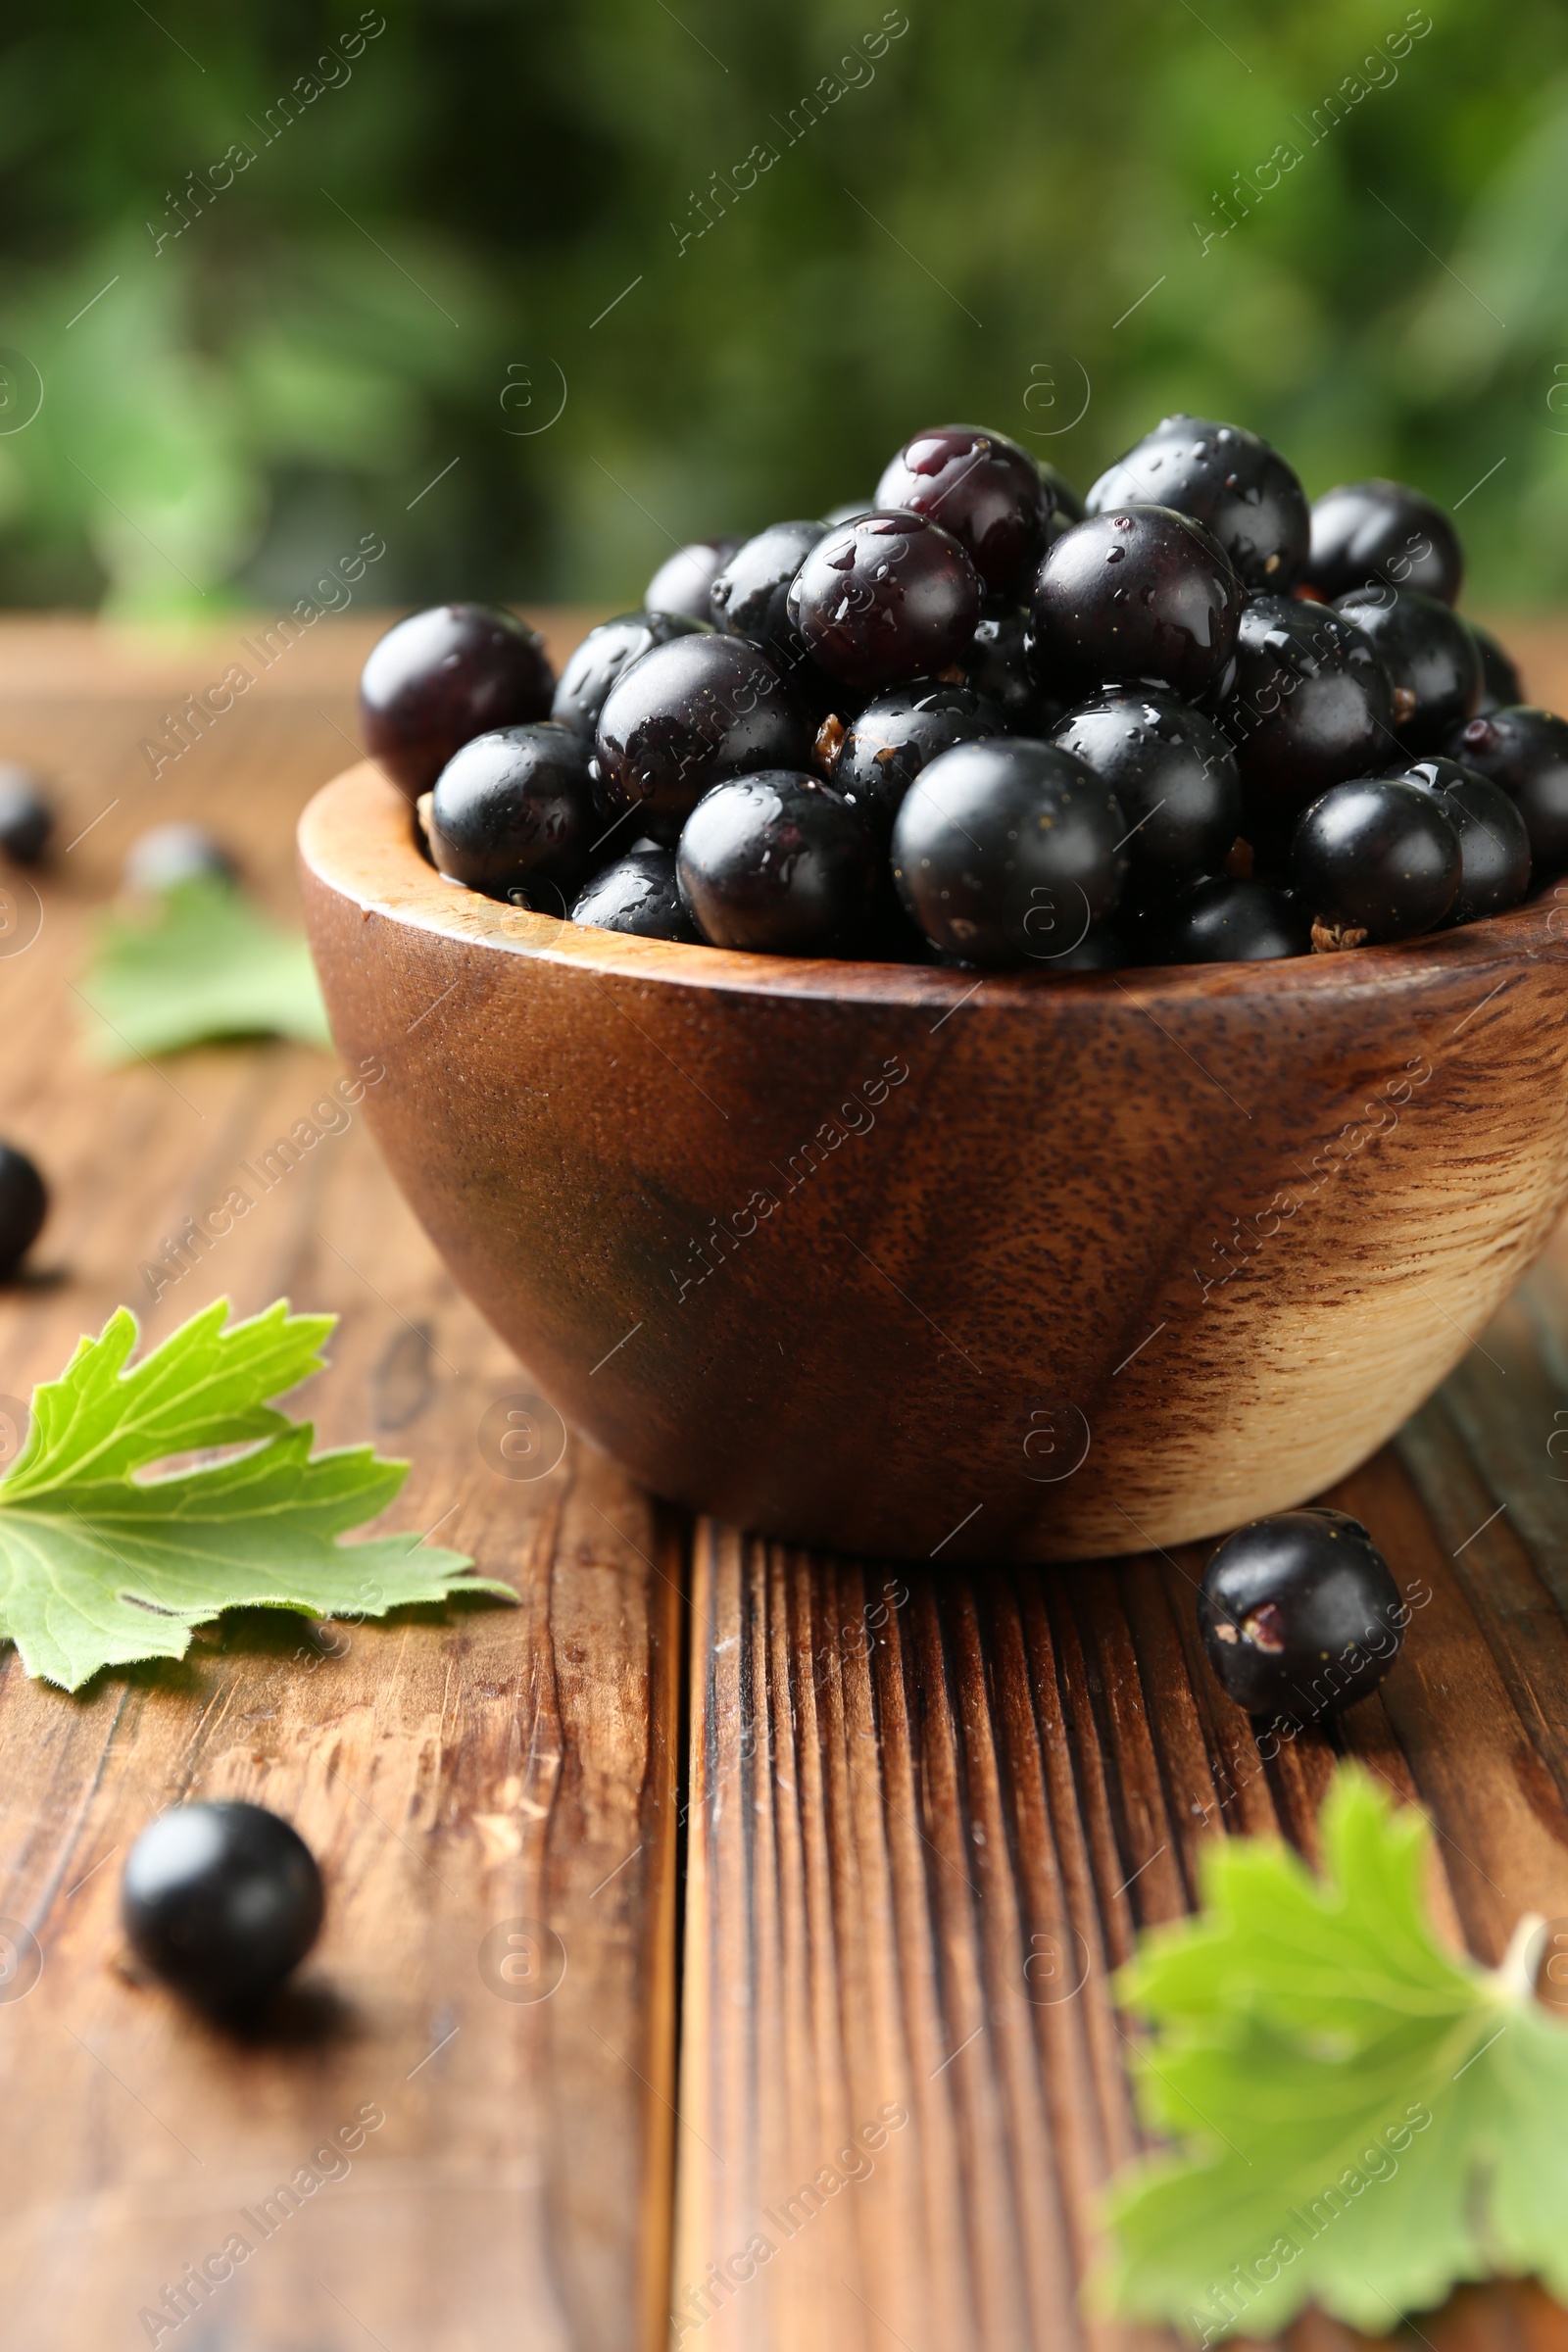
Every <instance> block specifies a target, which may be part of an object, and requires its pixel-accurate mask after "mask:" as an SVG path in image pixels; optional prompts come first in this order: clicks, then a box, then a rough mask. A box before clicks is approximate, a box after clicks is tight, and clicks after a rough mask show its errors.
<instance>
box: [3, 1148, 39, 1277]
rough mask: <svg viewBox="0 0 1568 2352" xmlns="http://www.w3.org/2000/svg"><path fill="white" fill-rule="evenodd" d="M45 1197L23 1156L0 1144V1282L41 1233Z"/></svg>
mask: <svg viewBox="0 0 1568 2352" xmlns="http://www.w3.org/2000/svg"><path fill="white" fill-rule="evenodd" d="M48 1213H49V1195H48V1193H47V1192H46V1191H45V1189H44V1181H43V1178H42V1177H41V1176H40V1175H39V1173H38V1171H37V1169H36V1168H35V1167H34V1166H33V1164H32V1161H31V1160H30V1159H29V1158H28V1157H27V1154H26V1153H25V1152H19V1151H18V1150H17V1148H16V1146H15V1144H0V1282H6V1281H9V1280H10V1278H11V1276H12V1275H13V1274H14V1273H15V1272H16V1270H17V1268H18V1266H19V1265H21V1263H22V1260H23V1259H24V1258H25V1256H26V1254H27V1251H28V1250H30V1249H31V1248H32V1245H33V1243H34V1242H35V1241H36V1240H37V1239H38V1236H39V1234H40V1233H41V1232H42V1230H43V1221H44V1218H45V1217H46V1216H47V1215H48Z"/></svg>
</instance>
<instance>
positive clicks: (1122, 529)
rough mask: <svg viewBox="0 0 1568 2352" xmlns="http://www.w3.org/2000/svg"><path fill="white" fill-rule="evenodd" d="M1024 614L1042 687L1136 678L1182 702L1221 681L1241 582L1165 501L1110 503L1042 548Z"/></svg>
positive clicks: (1231, 647) (1197, 527) (1214, 546)
mask: <svg viewBox="0 0 1568 2352" xmlns="http://www.w3.org/2000/svg"><path fill="white" fill-rule="evenodd" d="M1030 613H1031V632H1030V640H1029V645H1030V658H1031V660H1032V661H1033V662H1035V665H1036V671H1037V674H1038V676H1039V677H1040V679H1041V681H1042V683H1043V684H1044V685H1045V686H1046V687H1047V689H1048V691H1049V690H1050V688H1051V687H1052V686H1053V685H1054V684H1056V683H1057V682H1058V681H1059V683H1060V685H1061V687H1062V688H1063V690H1065V691H1068V692H1071V691H1072V690H1073V689H1074V687H1075V686H1076V687H1077V689H1078V691H1079V692H1081V693H1088V692H1090V691H1091V690H1092V689H1093V688H1094V687H1096V686H1099V685H1103V683H1105V681H1106V680H1108V679H1112V678H1144V679H1148V680H1149V681H1150V682H1151V683H1153V684H1159V683H1161V682H1162V683H1163V684H1165V685H1167V686H1169V687H1171V688H1173V689H1174V691H1175V692H1176V693H1177V694H1180V695H1183V696H1185V697H1186V698H1187V700H1189V701H1192V700H1194V699H1196V697H1198V696H1199V695H1201V694H1203V693H1205V692H1206V691H1207V690H1208V689H1209V688H1210V687H1213V686H1214V685H1216V684H1217V683H1219V682H1220V681H1222V680H1223V678H1224V675H1225V673H1226V670H1227V666H1228V664H1229V662H1230V660H1231V657H1232V655H1233V654H1234V652H1235V650H1236V633H1237V629H1238V627H1239V626H1240V622H1241V615H1242V588H1241V583H1240V582H1239V581H1238V579H1237V577H1236V574H1235V572H1234V571H1233V570H1232V568H1231V563H1230V558H1229V557H1228V556H1227V555H1226V554H1225V551H1224V549H1223V548H1222V547H1220V545H1219V544H1218V542H1217V541H1216V540H1214V539H1212V538H1210V536H1209V534H1208V532H1207V531H1206V530H1204V529H1203V527H1202V525H1201V523H1197V522H1192V521H1190V520H1189V519H1188V517H1187V516H1186V515H1178V514H1177V513H1176V512H1175V510H1174V509H1173V508H1170V507H1152V506H1139V507H1117V508H1116V509H1115V510H1114V511H1113V512H1111V513H1108V514H1103V515H1090V517H1089V518H1088V520H1087V521H1085V522H1078V523H1074V524H1073V526H1072V528H1071V530H1069V531H1064V532H1063V533H1062V535H1061V537H1060V538H1059V539H1057V540H1055V541H1054V542H1053V544H1052V546H1051V547H1049V548H1048V549H1047V551H1046V555H1045V560H1044V561H1043V563H1042V564H1041V566H1040V569H1039V572H1038V574H1037V575H1036V579H1035V592H1034V599H1033V603H1032V605H1031V608H1030Z"/></svg>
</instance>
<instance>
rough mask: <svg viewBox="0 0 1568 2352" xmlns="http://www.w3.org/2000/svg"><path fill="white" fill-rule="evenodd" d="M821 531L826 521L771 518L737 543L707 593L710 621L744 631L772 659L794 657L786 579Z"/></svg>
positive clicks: (730, 631) (731, 631)
mask: <svg viewBox="0 0 1568 2352" xmlns="http://www.w3.org/2000/svg"><path fill="white" fill-rule="evenodd" d="M826 535H827V525H826V523H825V522H773V523H769V525H768V527H767V529H766V530H765V531H759V532H758V534H757V536H756V538H755V539H748V540H747V541H746V542H745V544H744V545H743V546H741V547H738V548H737V549H736V550H735V553H734V554H733V555H732V556H731V558H730V560H729V562H728V563H727V564H725V566H724V568H723V570H722V571H721V572H719V574H718V575H717V577H716V578H715V580H714V582H713V585H712V589H711V593H710V597H709V602H710V604H711V606H712V612H713V626H714V627H715V628H718V629H722V630H723V631H724V633H725V634H726V636H729V637H749V638H750V639H751V640H752V643H753V644H754V645H760V646H761V648H762V649H763V651H764V652H765V653H769V654H771V655H772V656H773V658H774V660H775V661H787V660H790V659H793V658H795V657H796V655H797V654H798V652H799V650H800V639H799V637H798V636H797V634H796V632H795V630H794V629H793V628H792V627H791V626H790V617H789V613H788V612H787V610H786V605H787V601H788V598H789V592H790V584H791V582H792V581H793V579H794V577H795V574H796V573H797V572H798V571H799V570H800V568H801V565H802V564H804V563H805V562H806V559H807V557H808V556H809V554H810V552H811V550H812V548H813V547H814V546H815V545H816V543H817V541H818V540H819V539H822V538H825V537H826Z"/></svg>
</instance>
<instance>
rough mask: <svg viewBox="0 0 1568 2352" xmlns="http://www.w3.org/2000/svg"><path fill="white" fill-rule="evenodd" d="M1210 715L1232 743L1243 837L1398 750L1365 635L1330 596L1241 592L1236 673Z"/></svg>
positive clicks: (1287, 819)
mask: <svg viewBox="0 0 1568 2352" xmlns="http://www.w3.org/2000/svg"><path fill="white" fill-rule="evenodd" d="M1216 715H1217V717H1218V719H1219V722H1220V725H1221V726H1222V727H1223V728H1224V729H1225V732H1226V734H1227V735H1228V736H1229V737H1230V739H1231V741H1232V743H1234V744H1235V746H1236V763H1237V765H1238V767H1239V768H1240V769H1241V771H1242V791H1243V797H1244V800H1245V802H1246V808H1247V821H1246V823H1245V824H1244V825H1243V828H1242V829H1243V831H1244V832H1245V833H1246V834H1247V837H1248V839H1249V840H1252V839H1253V830H1252V828H1253V827H1254V825H1255V826H1256V828H1257V829H1258V831H1259V832H1261V833H1264V834H1267V833H1269V832H1271V831H1274V832H1277V831H1279V830H1280V829H1281V828H1282V827H1288V826H1289V825H1290V824H1291V823H1292V821H1293V820H1294V818H1295V817H1296V816H1298V815H1299V812H1300V811H1301V809H1304V808H1306V807H1307V805H1308V803H1310V802H1312V801H1315V800H1316V799H1317V797H1318V795H1319V794H1320V793H1323V792H1326V791H1327V790H1328V788H1329V786H1330V785H1331V784H1339V783H1343V782H1344V780H1345V779H1346V778H1347V777H1348V776H1361V775H1365V774H1366V773H1367V772H1368V771H1369V770H1370V769H1373V768H1378V767H1386V766H1387V765H1388V762H1389V760H1390V758H1391V756H1392V755H1394V754H1395V753H1397V750H1398V745H1397V742H1396V740H1395V735H1394V693H1393V689H1392V688H1391V686H1390V684H1389V673H1388V671H1387V670H1386V669H1385V668H1384V666H1383V664H1382V662H1380V661H1379V660H1378V657H1377V652H1376V649H1375V648H1374V646H1373V644H1372V640H1371V639H1370V638H1369V637H1368V636H1367V635H1366V633H1365V631H1364V630H1362V629H1358V628H1357V627H1356V626H1355V625H1354V623H1353V622H1351V621H1349V620H1348V619H1347V618H1346V617H1345V615H1344V613H1336V612H1334V611H1333V609H1332V608H1331V607H1330V606H1327V605H1314V604H1307V603H1304V602H1303V601H1302V600H1301V599H1300V598H1299V597H1294V596H1254V597H1252V598H1250V600H1249V602H1248V605H1247V609H1246V611H1245V612H1244V613H1243V614H1242V627H1241V635H1240V638H1239V640H1238V643H1237V649H1236V683H1235V686H1234V688H1233V690H1232V692H1231V693H1230V694H1229V695H1228V696H1227V697H1226V698H1225V700H1224V702H1223V703H1221V705H1220V706H1219V709H1218V711H1217V712H1216Z"/></svg>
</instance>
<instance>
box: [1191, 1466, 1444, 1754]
mask: <svg viewBox="0 0 1568 2352" xmlns="http://www.w3.org/2000/svg"><path fill="white" fill-rule="evenodd" d="M1409 1614H1410V1612H1409V1608H1408V1606H1407V1604H1406V1603H1405V1602H1403V1601H1402V1600H1401V1599H1400V1597H1399V1588H1398V1587H1397V1584H1396V1583H1395V1581H1394V1579H1393V1577H1392V1576H1391V1575H1390V1573H1389V1564H1388V1562H1387V1560H1385V1558H1384V1557H1383V1554H1382V1552H1381V1551H1379V1549H1378V1547H1377V1545H1376V1544H1374V1543H1373V1541H1372V1538H1371V1537H1370V1535H1368V1533H1367V1531H1366V1529H1365V1528H1364V1527H1363V1526H1362V1525H1361V1522H1360V1521H1359V1519H1352V1518H1350V1517H1349V1516H1348V1513H1346V1512H1345V1511H1330V1510H1324V1509H1321V1508H1312V1509H1307V1510H1299V1511H1281V1512H1279V1513H1278V1514H1277V1515H1276V1516H1275V1517H1274V1518H1272V1519H1254V1520H1252V1521H1251V1523H1250V1525H1249V1526H1247V1527H1239V1528H1238V1529H1237V1531H1236V1533H1235V1535H1233V1536H1227V1537H1226V1539H1225V1541H1224V1543H1223V1544H1221V1545H1220V1547H1219V1549H1218V1550H1217V1551H1216V1552H1215V1553H1214V1555H1213V1557H1212V1559H1211V1560H1210V1561H1209V1563H1208V1566H1207V1567H1206V1568H1205V1569H1204V1571H1203V1581H1202V1584H1201V1586H1200V1587H1199V1595H1198V1622H1199V1628H1200V1631H1201V1634H1202V1637H1203V1647H1204V1649H1205V1650H1206V1651H1207V1652H1208V1661H1209V1664H1210V1665H1211V1666H1212V1667H1213V1669H1214V1672H1215V1673H1216V1674H1217V1675H1218V1677H1219V1679H1220V1681H1221V1682H1222V1683H1223V1685H1224V1686H1225V1689H1226V1691H1227V1692H1228V1693H1229V1694H1230V1696H1231V1697H1232V1698H1233V1699H1234V1700H1235V1701H1236V1704H1237V1705H1238V1706H1239V1707H1245V1708H1246V1709H1247V1712H1248V1713H1249V1714H1250V1715H1279V1714H1284V1715H1288V1716H1290V1717H1292V1718H1293V1719H1295V1720H1297V1721H1298V1722H1300V1723H1306V1722H1310V1721H1311V1720H1312V1719H1313V1718H1315V1717H1318V1716H1323V1715H1332V1714H1337V1713H1338V1712H1339V1710H1340V1709H1341V1708H1342V1707H1348V1706H1351V1705H1353V1703H1354V1702H1355V1700H1356V1699H1358V1698H1365V1696H1366V1695H1367V1692H1368V1691H1373V1690H1375V1689H1376V1688H1377V1685H1378V1684H1379V1683H1380V1682H1381V1681H1382V1680H1383V1677H1384V1676H1385V1675H1386V1674H1387V1673H1388V1671H1389V1668H1390V1667H1391V1666H1392V1665H1393V1664H1394V1661H1395V1657H1396V1656H1397V1652H1398V1647H1399V1641H1400V1637H1401V1635H1402V1634H1403V1631H1404V1627H1405V1625H1406V1623H1407V1621H1408V1618H1409Z"/></svg>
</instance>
